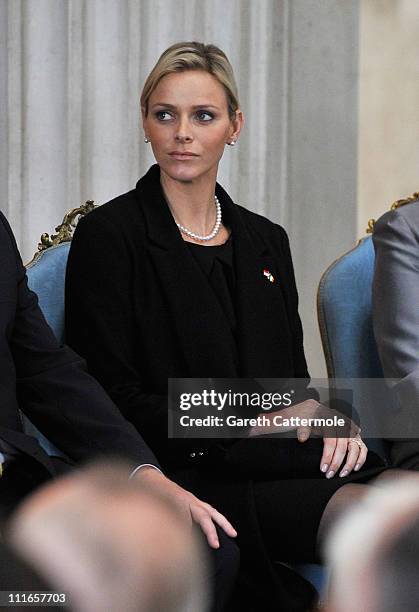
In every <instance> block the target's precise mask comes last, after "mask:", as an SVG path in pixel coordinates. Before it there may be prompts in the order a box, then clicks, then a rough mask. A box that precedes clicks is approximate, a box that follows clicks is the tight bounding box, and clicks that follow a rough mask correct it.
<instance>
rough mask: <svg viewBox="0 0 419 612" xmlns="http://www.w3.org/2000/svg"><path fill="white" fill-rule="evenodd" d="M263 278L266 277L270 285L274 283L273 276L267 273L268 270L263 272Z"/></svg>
mask: <svg viewBox="0 0 419 612" xmlns="http://www.w3.org/2000/svg"><path fill="white" fill-rule="evenodd" d="M263 276H266V278H267V279H268V281H269V282H271V283H274V282H275V278H274V275H273V274H271V273H270V272H269V270H266V268H265V270H264V271H263Z"/></svg>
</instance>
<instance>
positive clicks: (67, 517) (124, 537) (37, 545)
mask: <svg viewBox="0 0 419 612" xmlns="http://www.w3.org/2000/svg"><path fill="white" fill-rule="evenodd" d="M126 470H127V466H124V465H122V464H121V465H119V463H115V464H111V463H109V464H97V465H93V466H90V467H88V468H85V469H83V470H80V471H79V472H77V473H75V474H72V475H70V476H66V477H63V478H61V479H60V480H57V481H55V482H54V483H51V484H48V485H46V486H44V487H43V488H41V489H39V490H38V491H37V492H36V493H34V494H33V495H32V496H31V497H30V498H28V499H27V500H26V501H25V502H24V503H23V505H22V506H21V507H20V509H19V510H18V511H17V513H16V515H15V516H14V518H13V519H12V522H11V525H10V530H9V539H10V543H11V545H12V546H13V547H14V548H15V550H16V551H17V552H18V553H19V554H20V555H21V556H22V558H23V559H24V560H26V561H27V562H29V563H30V564H31V565H32V566H33V567H35V568H36V569H37V571H38V573H39V574H40V576H41V577H43V578H44V579H45V580H46V581H47V582H48V583H49V584H51V585H53V587H54V589H55V590H56V591H58V592H64V593H66V594H67V595H68V597H69V600H70V607H71V609H72V610H73V611H75V612H97V611H98V610H106V611H107V612H121V611H124V612H198V611H199V612H205V611H206V610H208V609H209V607H208V605H209V600H208V589H207V582H208V574H207V558H206V557H205V549H204V546H203V543H202V542H201V540H200V537H201V535H199V536H198V533H195V532H193V531H191V530H190V529H188V527H187V525H186V524H185V521H184V520H183V518H182V517H181V515H180V513H179V510H178V508H177V507H176V506H175V505H173V503H171V502H168V500H167V499H164V498H162V497H161V495H159V494H157V493H156V490H155V489H154V490H153V488H152V487H151V486H147V485H143V484H141V483H139V482H136V481H134V480H131V481H128V480H127V478H126Z"/></svg>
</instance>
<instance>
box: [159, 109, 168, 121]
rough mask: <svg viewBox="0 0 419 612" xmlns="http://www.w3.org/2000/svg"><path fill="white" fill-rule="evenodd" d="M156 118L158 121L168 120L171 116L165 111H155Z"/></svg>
mask: <svg viewBox="0 0 419 612" xmlns="http://www.w3.org/2000/svg"><path fill="white" fill-rule="evenodd" d="M156 118H157V119H158V120H159V121H168V120H169V119H170V118H171V114H170V113H169V112H167V111H157V113H156Z"/></svg>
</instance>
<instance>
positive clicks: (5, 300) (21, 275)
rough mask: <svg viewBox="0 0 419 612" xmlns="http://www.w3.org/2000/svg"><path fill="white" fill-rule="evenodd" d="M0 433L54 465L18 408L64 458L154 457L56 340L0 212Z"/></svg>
mask: <svg viewBox="0 0 419 612" xmlns="http://www.w3.org/2000/svg"><path fill="white" fill-rule="evenodd" d="M0 407H1V410H0V438H1V439H3V440H6V441H7V442H8V443H9V444H11V445H12V446H13V447H15V448H16V449H18V450H19V451H20V452H22V453H24V454H26V455H29V456H30V457H32V458H33V459H36V460H37V461H38V462H39V463H41V464H42V465H43V466H44V467H45V468H46V469H47V470H48V472H49V473H50V474H54V473H55V469H54V465H53V463H52V462H51V460H50V458H49V457H48V456H47V455H46V453H45V452H44V451H43V450H42V449H41V447H40V446H39V444H38V442H37V440H35V438H33V437H31V436H28V435H26V434H24V433H23V431H22V423H21V418H20V415H19V408H20V410H21V411H22V412H23V413H24V414H25V415H26V416H28V417H29V418H30V419H31V421H32V422H33V423H34V424H35V425H36V426H37V427H38V428H39V429H40V430H41V431H42V432H43V433H44V434H45V435H46V436H47V437H48V438H49V439H50V440H51V441H52V442H53V443H54V444H55V445H56V446H58V447H59V448H60V449H62V450H63V451H64V452H65V453H66V454H67V455H68V457H69V458H70V459H72V460H74V461H81V460H87V459H91V458H94V457H95V456H97V455H100V456H103V455H116V456H123V457H126V458H128V459H130V460H132V461H133V465H134V464H137V465H138V464H140V463H152V462H153V461H154V462H155V463H156V459H155V457H154V455H153V453H152V452H151V451H150V449H148V448H147V446H146V445H145V443H144V441H143V440H142V439H141V437H140V436H139V434H138V433H137V432H136V431H135V429H134V428H133V427H132V426H131V425H130V424H128V423H127V422H126V420H125V419H122V418H121V416H120V413H119V411H118V410H117V409H116V408H115V406H114V404H113V403H112V402H111V401H110V399H109V398H108V397H107V395H106V394H105V392H104V391H103V389H102V388H101V387H100V386H99V385H98V384H97V382H96V381H95V380H94V379H93V378H92V377H91V376H90V375H89V374H88V373H87V372H86V368H85V363H84V361H83V360H82V359H81V358H80V357H79V356H78V355H76V354H75V353H74V352H73V351H72V350H71V349H70V348H68V347H65V346H60V345H59V344H58V342H57V340H56V338H55V336H54V334H53V332H52V331H51V329H50V327H49V326H48V324H47V323H46V321H45V319H44V317H43V315H42V313H41V311H40V309H39V307H38V300H37V297H36V295H35V294H34V293H33V292H32V291H30V290H29V289H28V286H27V278H26V273H25V268H24V267H23V265H22V261H21V258H20V255H19V252H18V249H17V246H16V242H15V239H14V237H13V234H12V231H11V229H10V227H9V225H8V223H7V221H6V219H5V217H4V216H3V215H2V214H1V213H0Z"/></svg>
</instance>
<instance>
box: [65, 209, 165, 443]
mask: <svg viewBox="0 0 419 612" xmlns="http://www.w3.org/2000/svg"><path fill="white" fill-rule="evenodd" d="M98 212H99V211H98ZM140 248H141V247H140V245H139V249H140ZM140 259H141V258H140V257H138V254H137V253H135V254H134V255H133V254H132V253H131V252H130V250H129V247H128V246H127V243H126V242H125V240H124V239H123V236H122V235H121V232H120V230H119V229H118V228H116V227H114V226H113V225H112V224H111V223H110V222H109V221H108V219H103V218H101V217H100V216H99V215H95V213H92V214H91V215H88V216H87V217H86V218H84V219H82V220H81V221H80V222H79V224H78V227H77V229H76V232H75V235H74V238H73V241H72V245H71V249H70V254H69V258H68V265H67V277H66V340H67V341H68V343H69V344H70V346H72V347H73V348H74V349H75V350H76V351H77V352H79V353H80V354H81V355H82V356H83V357H84V358H85V359H86V361H87V365H88V368H89V371H90V372H91V373H92V375H93V376H94V377H95V378H96V379H97V380H98V381H99V382H100V383H101V384H102V385H103V386H104V388H105V389H106V391H107V392H108V393H109V395H110V397H111V398H112V399H113V401H114V402H115V403H116V405H117V406H118V408H119V409H120V411H121V412H122V414H123V415H124V416H125V417H126V418H127V419H128V420H129V421H130V422H131V423H133V425H134V426H135V427H136V428H137V429H138V431H140V432H141V434H142V435H143V436H144V438H145V439H146V440H147V442H148V443H149V444H150V445H151V447H152V448H159V449H160V448H164V447H165V446H166V445H167V422H168V418H167V395H159V394H155V393H148V392H147V391H146V389H147V384H146V382H147V381H144V380H143V377H142V373H141V371H140V365H139V364H140V361H141V360H142V359H143V358H144V355H142V354H141V343H142V341H141V338H140V337H138V332H137V329H138V327H139V326H138V325H136V317H144V316H146V313H144V312H143V311H142V309H141V305H138V304H136V303H135V295H136V294H137V292H136V291H135V284H136V283H141V282H143V280H142V275H141V269H138V268H137V267H135V266H136V265H137V262H138V260H140ZM140 264H141V262H140Z"/></svg>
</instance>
